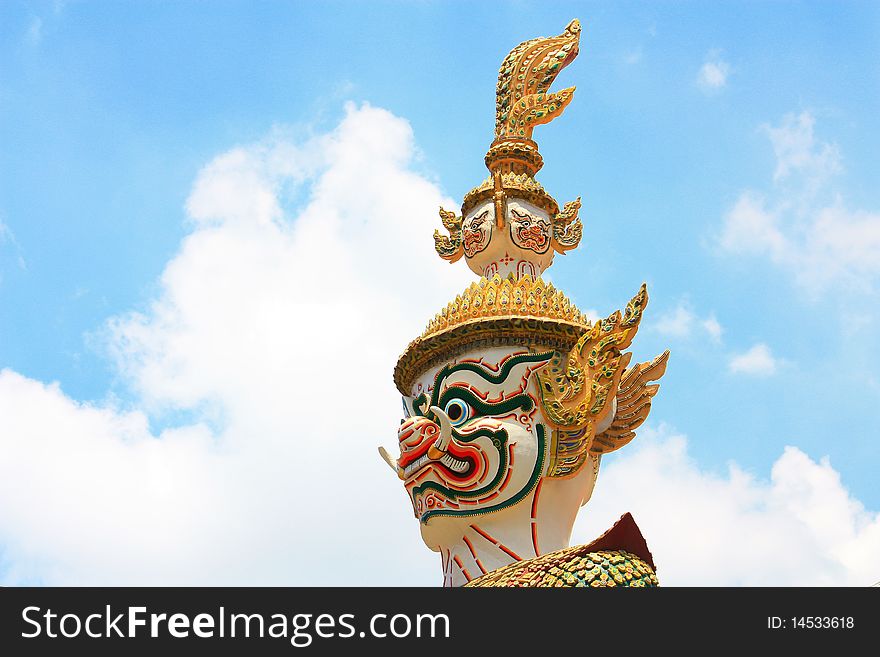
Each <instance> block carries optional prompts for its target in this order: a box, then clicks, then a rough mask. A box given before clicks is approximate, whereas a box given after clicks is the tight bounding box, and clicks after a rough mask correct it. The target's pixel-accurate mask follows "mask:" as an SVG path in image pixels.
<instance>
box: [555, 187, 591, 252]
mask: <svg viewBox="0 0 880 657" xmlns="http://www.w3.org/2000/svg"><path fill="white" fill-rule="evenodd" d="M580 209H581V197H580V196H578V197H577V198H576V199H575V200H574V201H569V202H568V203H566V204H565V207H564V208H563V209H562V211H561V212H559V213H558V214H557V215H556V216H555V217H554V218H553V240H552V244H553V248H554V249H555V250H556V252H557V253H565V252H566V251H571V250H572V249H573V248H575V247H576V246H577V245H578V244H580V242H581V235H582V234H583V229H584V227H583V224H582V223H581V220H580V217H578V212H579V211H580Z"/></svg>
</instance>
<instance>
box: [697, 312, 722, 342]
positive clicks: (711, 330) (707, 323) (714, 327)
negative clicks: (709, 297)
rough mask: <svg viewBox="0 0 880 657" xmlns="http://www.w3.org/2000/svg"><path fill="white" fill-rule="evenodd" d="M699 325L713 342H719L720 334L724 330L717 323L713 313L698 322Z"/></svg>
mask: <svg viewBox="0 0 880 657" xmlns="http://www.w3.org/2000/svg"><path fill="white" fill-rule="evenodd" d="M700 326H702V327H703V330H704V331H706V333H708V334H709V337H710V338H712V341H713V342H721V334H722V333H723V332H724V329H723V328H722V327H721V324H719V323H718V320H717V319H716V317H715V315H709V317H707V318H706V319H704V320H703V321H702V322H700Z"/></svg>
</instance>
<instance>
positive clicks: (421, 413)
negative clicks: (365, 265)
mask: <svg viewBox="0 0 880 657" xmlns="http://www.w3.org/2000/svg"><path fill="white" fill-rule="evenodd" d="M497 351H503V350H497ZM549 358H550V355H549V354H532V353H528V352H527V351H525V350H520V351H514V352H513V353H510V352H509V350H508V353H505V354H503V355H502V356H501V357H500V358H498V359H497V360H495V361H494V362H493V360H489V361H487V360H486V356H484V357H483V358H461V359H458V360H457V361H454V362H450V363H447V364H445V365H443V366H442V367H440V368H438V369H436V370H434V371H433V372H430V373H427V374H426V375H425V376H424V377H423V378H422V379H421V380H420V381H419V382H417V384H416V385H415V390H414V395H413V396H412V397H407V398H405V399H404V402H405V407H406V409H407V413H408V414H409V416H408V417H407V418H406V419H405V420H404V421H403V423H402V424H401V425H400V428H399V431H398V440H399V444H400V458H399V459H398V461H397V466H398V468H399V472H400V474H401V476H402V478H403V481H404V486H405V488H406V491H407V493H408V494H409V497H410V501H411V502H412V505H413V512H414V513H415V516H416V517H417V518H419V520H420V521H421V522H422V524H423V525H427V524H428V523H431V524H432V525H435V524H437V523H442V522H444V521H449V520H453V521H454V520H455V519H457V518H464V517H472V516H476V515H482V514H487V513H494V512H498V511H502V510H504V509H506V508H509V507H511V506H513V505H515V504H517V503H519V502H520V501H522V500H523V499H524V498H525V497H526V496H527V495H528V494H529V493H530V492H532V491H533V490H534V488H535V486H536V485H537V483H538V481H539V480H540V478H541V477H542V476H543V475H544V472H545V470H546V465H547V452H548V449H549V441H550V435H549V431H548V430H547V428H546V427H545V425H544V423H543V422H544V418H543V414H542V410H541V403H540V397H539V393H538V391H537V388H536V387H535V385H536V384H535V381H534V377H533V376H532V373H533V372H535V371H536V370H537V369H539V368H541V367H543V366H544V365H545V364H546V363H547V362H548V361H549Z"/></svg>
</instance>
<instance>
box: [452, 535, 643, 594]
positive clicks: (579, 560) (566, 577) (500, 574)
mask: <svg viewBox="0 0 880 657" xmlns="http://www.w3.org/2000/svg"><path fill="white" fill-rule="evenodd" d="M658 585H659V582H658V580H657V574H656V573H655V572H654V569H653V568H652V567H651V565H650V564H649V563H648V562H646V561H645V560H644V559H642V558H640V557H638V556H636V555H635V554H632V553H631V552H627V551H625V550H595V551H587V550H586V549H585V548H584V546H583V545H575V546H572V547H568V548H563V549H562V550H557V551H556V552H550V553H549V554H544V555H541V556H540V557H535V558H534V559H526V560H524V561H515V562H514V563H511V564H508V565H506V566H502V567H501V568H497V569H496V570H492V571H490V572H488V573H487V574H485V575H482V576H480V577H477V578H476V579H474V580H471V581H470V582H468V583H467V584H465V586H467V587H471V588H484V587H503V588H514V587H515V588H532V587H537V588H545V587H567V588H568V587H576V588H580V587H593V588H598V587H602V588H605V587H618V586H628V587H638V588H645V587H651V588H653V587H655V586H658Z"/></svg>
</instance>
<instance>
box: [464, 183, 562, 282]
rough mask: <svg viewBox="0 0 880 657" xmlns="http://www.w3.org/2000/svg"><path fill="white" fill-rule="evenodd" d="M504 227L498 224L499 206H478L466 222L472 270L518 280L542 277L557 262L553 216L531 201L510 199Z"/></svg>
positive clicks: (488, 202) (466, 247)
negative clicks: (554, 260)
mask: <svg viewBox="0 0 880 657" xmlns="http://www.w3.org/2000/svg"><path fill="white" fill-rule="evenodd" d="M505 205H506V210H505V211H506V217H505V222H504V226H503V227H502V228H499V227H498V225H497V222H496V221H495V204H494V202H493V201H492V200H491V199H489V200H486V201H484V202H483V203H481V204H479V205H477V206H476V207H474V208H473V209H471V211H470V212H468V214H467V215H466V216H465V218H464V220H463V222H462V245H463V247H464V256H465V259H466V261H467V263H468V267H470V268H471V270H473V271H474V272H476V273H477V274H479V275H481V276H486V277H488V278H491V277H492V276H494V275H495V274H500V275H501V276H502V277H506V276H507V275H508V274H511V273H513V274H514V275H515V276H516V277H517V278H520V277H522V276H523V275H525V274H529V275H530V276H532V277H533V278H536V277H538V276H540V275H541V272H542V271H544V270H545V269H546V268H547V267H549V266H550V263H551V262H552V261H553V253H554V251H553V249H552V248H551V237H552V235H553V226H552V222H551V219H550V215H549V213H548V212H547V211H546V210H544V209H542V208H539V207H538V206H536V205H533V204H531V203H529V202H527V201H524V200H522V199H518V198H508V199H507V202H506V204H505Z"/></svg>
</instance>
